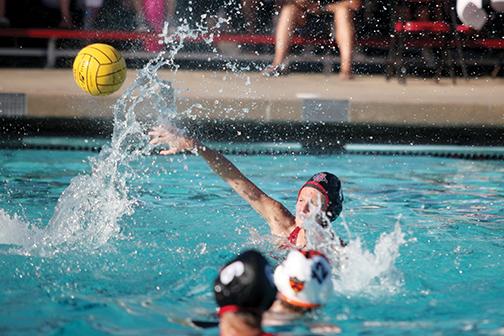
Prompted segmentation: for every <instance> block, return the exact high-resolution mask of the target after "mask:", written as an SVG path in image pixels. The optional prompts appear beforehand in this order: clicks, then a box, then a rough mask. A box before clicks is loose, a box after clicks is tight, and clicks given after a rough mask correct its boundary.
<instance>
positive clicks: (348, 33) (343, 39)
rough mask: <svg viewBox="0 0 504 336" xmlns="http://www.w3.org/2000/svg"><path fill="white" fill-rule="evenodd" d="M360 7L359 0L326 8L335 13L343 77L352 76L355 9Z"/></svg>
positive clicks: (334, 4)
mask: <svg viewBox="0 0 504 336" xmlns="http://www.w3.org/2000/svg"><path fill="white" fill-rule="evenodd" d="M359 8H360V1H359V0H348V1H342V2H338V3H333V4H330V5H328V6H327V7H326V9H327V10H328V11H330V12H332V13H334V29H335V36H336V42H337V43H338V48H339V51H340V59H341V70H340V77H341V78H342V79H350V78H352V53H353V45H354V25H353V11H354V10H357V9H359Z"/></svg>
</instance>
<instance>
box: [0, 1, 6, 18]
mask: <svg viewBox="0 0 504 336" xmlns="http://www.w3.org/2000/svg"><path fill="white" fill-rule="evenodd" d="M0 17H5V0H0Z"/></svg>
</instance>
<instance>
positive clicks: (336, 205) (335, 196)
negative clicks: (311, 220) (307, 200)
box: [299, 172, 344, 222]
mask: <svg viewBox="0 0 504 336" xmlns="http://www.w3.org/2000/svg"><path fill="white" fill-rule="evenodd" d="M307 187H310V188H315V189H317V190H318V191H320V192H321V193H322V195H324V197H323V199H322V201H323V202H324V209H325V211H326V215H327V218H329V220H330V221H331V222H332V221H334V220H335V219H336V218H338V216H339V215H340V213H341V210H343V199H344V198H343V191H342V190H341V181H340V179H339V178H338V177H337V176H336V175H334V174H331V173H328V172H321V173H317V174H315V175H313V176H312V177H310V179H309V180H308V181H306V183H305V184H303V186H302V187H301V189H299V192H301V190H302V189H303V188H307Z"/></svg>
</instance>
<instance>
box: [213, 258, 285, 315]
mask: <svg viewBox="0 0 504 336" xmlns="http://www.w3.org/2000/svg"><path fill="white" fill-rule="evenodd" d="M276 293H277V290H276V287H275V284H274V283H273V274H272V268H271V266H270V264H269V263H268V261H267V260H266V259H265V258H264V257H263V256H262V255H261V254H260V253H259V252H257V251H254V250H249V251H246V252H243V253H241V254H240V255H238V257H236V258H235V259H233V260H231V261H230V262H228V263H227V264H226V266H224V267H223V268H222V269H221V270H220V272H219V275H218V276H217V278H216V279H215V283H214V294H215V300H216V301H217V305H218V306H219V313H221V314H223V313H224V312H238V311H250V312H254V313H258V314H262V312H264V311H266V310H268V309H269V307H271V305H272V304H273V301H274V300H275V298H276Z"/></svg>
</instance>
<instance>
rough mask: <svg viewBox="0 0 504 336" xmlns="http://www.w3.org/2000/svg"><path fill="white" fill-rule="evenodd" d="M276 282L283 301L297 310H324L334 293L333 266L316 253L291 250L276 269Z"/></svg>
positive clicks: (279, 295) (313, 251) (320, 254)
mask: <svg viewBox="0 0 504 336" xmlns="http://www.w3.org/2000/svg"><path fill="white" fill-rule="evenodd" d="M274 279H275V285H276V286H277V288H278V297H279V299H280V300H281V301H283V302H285V303H287V304H289V305H291V306H294V307H295V308H302V309H306V310H309V309H313V308H317V307H320V306H321V305H323V304H324V303H326V302H327V299H328V298H329V296H330V295H331V293H332V290H333V284H332V277H331V265H330V263H329V261H328V260H327V257H326V256H324V255H323V254H322V253H320V252H318V251H315V250H308V251H302V250H291V251H290V252H289V254H288V255H287V258H286V259H285V261H284V262H283V263H281V264H280V265H278V267H277V268H276V269H275V274H274Z"/></svg>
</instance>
